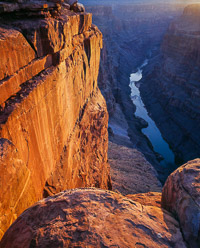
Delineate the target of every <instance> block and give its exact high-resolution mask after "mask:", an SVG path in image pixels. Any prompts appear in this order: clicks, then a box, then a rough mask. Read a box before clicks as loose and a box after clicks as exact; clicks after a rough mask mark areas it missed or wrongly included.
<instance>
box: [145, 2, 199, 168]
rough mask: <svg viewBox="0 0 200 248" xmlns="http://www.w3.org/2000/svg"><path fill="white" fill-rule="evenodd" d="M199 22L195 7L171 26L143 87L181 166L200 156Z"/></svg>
mask: <svg viewBox="0 0 200 248" xmlns="http://www.w3.org/2000/svg"><path fill="white" fill-rule="evenodd" d="M199 18H200V6H199V5H195V4H194V5H190V6H188V7H186V8H185V10H184V12H183V14H182V15H181V16H180V17H179V18H178V19H176V20H175V21H174V22H172V23H171V25H170V27H169V29H168V31H167V32H166V34H165V36H164V39H163V42H162V45H161V50H160V53H159V55H158V56H156V57H154V58H152V61H151V62H150V66H147V67H146V68H145V69H144V78H143V80H142V83H141V86H140V91H141V95H142V97H143V101H144V103H145V105H146V107H147V110H148V111H149V112H151V114H152V117H153V119H154V120H155V121H156V123H157V124H158V126H159V129H160V131H161V133H162V135H163V137H164V138H165V140H167V141H168V143H169V144H170V146H171V148H172V149H173V150H174V153H175V155H176V159H177V163H178V164H181V163H183V162H187V161H188V160H191V159H194V158H196V157H199V155H200V154H199V150H200V149H199V144H200V143H199V141H200V136H199V131H198V130H199V127H200V126H199V125H200V118H199V117H200V115H199V104H200V102H199V96H200V95H199V84H200V82H199V67H200V64H199V26H198V23H199V21H200V19H199ZM158 113H159V114H158Z"/></svg>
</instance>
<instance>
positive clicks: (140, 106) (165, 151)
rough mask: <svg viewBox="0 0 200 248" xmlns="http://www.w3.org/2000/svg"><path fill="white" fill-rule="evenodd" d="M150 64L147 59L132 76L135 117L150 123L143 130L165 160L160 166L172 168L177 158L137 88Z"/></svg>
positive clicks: (131, 86) (155, 149)
mask: <svg viewBox="0 0 200 248" xmlns="http://www.w3.org/2000/svg"><path fill="white" fill-rule="evenodd" d="M147 64H148V60H147V59H146V60H145V61H144V63H143V64H142V65H141V66H140V67H139V68H138V70H137V72H135V73H132V74H131V75H130V88H131V99H132V101H133V103H134V105H135V106H136V111H135V116H136V117H140V118H142V119H143V120H145V121H146V122H147V123H148V127H145V128H143V129H142V133H143V134H144V135H145V136H146V137H147V138H148V140H149V141H150V142H151V144H152V146H153V149H154V151H155V152H157V153H159V154H160V155H161V156H162V158H163V160H161V162H160V164H161V165H162V166H164V167H167V168H169V167H172V166H173V165H174V164H175V156H174V153H173V152H172V150H171V149H170V147H169V145H168V143H167V142H166V141H165V140H164V139H163V137H162V135H161V133H160V130H159V129H158V127H157V126H156V123H155V122H154V121H153V120H152V119H151V117H150V115H149V114H148V112H147V110H146V108H145V105H144V103H143V101H142V99H141V96H140V90H139V88H138V87H137V85H138V82H139V81H140V80H141V79H142V71H143V68H144V67H145V66H146V65H147Z"/></svg>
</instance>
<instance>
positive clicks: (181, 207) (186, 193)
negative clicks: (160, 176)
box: [162, 159, 200, 248]
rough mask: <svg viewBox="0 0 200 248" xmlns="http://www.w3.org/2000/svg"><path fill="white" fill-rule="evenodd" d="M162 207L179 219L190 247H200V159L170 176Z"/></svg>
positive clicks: (166, 184) (164, 189) (163, 194)
mask: <svg viewBox="0 0 200 248" xmlns="http://www.w3.org/2000/svg"><path fill="white" fill-rule="evenodd" d="M162 207H163V208H165V209H167V210H168V211H170V212H171V213H173V214H174V215H175V216H176V217H177V219H178V220H179V222H180V226H181V229H182V231H183V234H184V238H185V240H186V241H187V242H188V244H189V246H190V247H191V248H198V247H200V159H196V160H193V161H190V162H188V163H187V164H185V165H183V166H181V167H180V168H179V169H177V170H176V171H175V172H174V173H172V174H171V175H170V176H169V178H168V179H167V181H166V183H165V186H164V188H163V193H162Z"/></svg>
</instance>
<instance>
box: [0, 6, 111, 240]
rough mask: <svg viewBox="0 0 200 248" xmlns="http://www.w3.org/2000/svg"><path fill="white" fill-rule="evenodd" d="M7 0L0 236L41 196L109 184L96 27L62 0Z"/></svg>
mask: <svg viewBox="0 0 200 248" xmlns="http://www.w3.org/2000/svg"><path fill="white" fill-rule="evenodd" d="M14 2H15V3H14V4H13V3H11V2H9V3H7V2H6V1H4V2H1V3H0V11H1V15H0V48H1V60H0V92H1V94H0V104H1V105H0V188H1V192H0V236H2V235H3V233H4V232H5V231H6V229H7V228H8V227H9V225H10V224H11V223H12V222H13V221H14V220H15V219H16V217H17V216H18V215H19V214H21V213H22V211H24V210H25V209H26V208H27V207H29V206H30V205H32V204H33V203H34V202H36V201H38V200H40V199H42V198H43V197H47V196H49V195H53V194H55V193H57V192H60V191H61V190H64V189H69V188H75V187H88V186H94V187H101V188H105V189H107V188H111V182H110V176H109V166H108V164H107V147H108V134H107V123H108V113H107V109H106V103H105V100H104V98H103V97H102V95H101V93H100V91H99V89H98V86H97V77H98V70H99V60H100V49H101V47H102V34H101V33H100V31H99V30H98V29H97V27H96V26H94V25H93V24H92V15H91V14H87V13H80V12H79V13H75V12H74V11H73V12H72V11H70V10H69V8H70V6H69V5H68V4H66V3H65V4H61V3H59V2H60V1H43V2H40V1H14ZM61 2H62V1H61ZM88 120H90V121H88ZM91 151H92V152H91Z"/></svg>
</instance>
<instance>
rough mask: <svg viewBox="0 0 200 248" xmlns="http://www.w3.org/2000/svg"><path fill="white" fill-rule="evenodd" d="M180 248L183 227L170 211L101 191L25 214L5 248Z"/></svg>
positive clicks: (66, 196)
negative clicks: (181, 228)
mask: <svg viewBox="0 0 200 248" xmlns="http://www.w3.org/2000/svg"><path fill="white" fill-rule="evenodd" d="M112 246H113V247H137V248H139V247H148V248H155V247H162V248H165V247H166V248H167V247H177V248H179V247H181V248H184V247H186V246H185V243H184V241H183V239H182V235H181V232H180V230H179V224H178V222H177V221H176V220H175V219H174V218H173V217H172V216H171V215H170V214H169V213H168V212H167V211H165V210H162V209H160V208H158V207H153V206H143V205H141V204H140V203H137V202H134V201H131V200H130V199H128V198H125V197H123V196H122V195H120V194H116V193H112V192H109V191H103V190H98V189H78V190H73V191H65V192H62V193H60V194H58V195H56V196H54V197H49V198H47V199H44V200H42V201H40V202H38V203H36V204H35V205H34V206H33V207H31V208H29V209H28V210H26V211H25V212H24V213H23V214H22V215H21V216H20V217H19V218H18V219H17V221H16V222H15V223H14V224H13V225H12V226H11V227H10V228H9V230H8V231H7V232H6V234H5V235H4V237H3V239H2V241H1V244H0V247H4V248H8V247H9V248H10V247H13V248H18V247H20V248H26V247H44V248H45V247H112Z"/></svg>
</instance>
